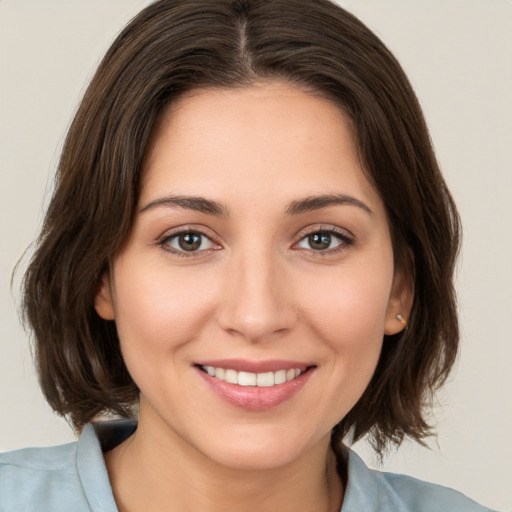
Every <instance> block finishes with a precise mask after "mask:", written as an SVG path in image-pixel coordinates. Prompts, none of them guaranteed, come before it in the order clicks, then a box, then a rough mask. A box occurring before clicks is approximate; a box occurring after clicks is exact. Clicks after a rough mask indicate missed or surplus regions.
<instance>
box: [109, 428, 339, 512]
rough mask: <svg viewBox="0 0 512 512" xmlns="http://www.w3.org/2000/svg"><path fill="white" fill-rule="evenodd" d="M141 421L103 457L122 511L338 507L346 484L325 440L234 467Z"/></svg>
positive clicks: (333, 510)
mask: <svg viewBox="0 0 512 512" xmlns="http://www.w3.org/2000/svg"><path fill="white" fill-rule="evenodd" d="M147 423H148V422H144V421H139V427H138V428H137V431H136V432H135V434H134V435H133V436H132V437H130V438H129V439H127V440H126V441H125V442H124V443H122V444H121V445H119V446H118V447H116V448H115V449H114V450H112V451H110V452H108V453H107V454H106V456H105V460H106V463H107V469H108V472H109V477H110V481H111V484H112V489H113V492H114V496H115V498H116V502H117V504H118V508H119V511H120V512H132V511H138V510H145V511H147V512H163V511H167V510H173V511H176V512H181V511H189V510H203V511H208V512H217V511H221V510H222V511H225V510H237V512H249V511H251V512H252V511H254V510H258V511H259V512H267V511H276V510H279V511H280V512H287V511H290V512H291V511H294V512H301V511H304V512H306V511H307V512H316V511H318V512H339V510H340V508H341V502H342V495H343V485H342V483H341V481H340V478H339V476H338V475H337V472H336V457H335V456H334V453H333V452H332V450H331V449H330V445H329V439H328V437H327V438H326V439H323V440H321V441H320V442H318V443H317V444H316V445H315V446H313V447H311V448H310V449H309V450H307V451H305V452H304V453H303V454H302V455H301V456H300V457H299V458H298V459H296V460H293V461H292V462H290V463H289V464H286V465H284V466H280V467H273V468H270V469H257V470H254V469H245V468H242V469H240V468H233V467H229V466H226V465H223V464H218V463H217V462H215V461H213V460H211V459H209V458H208V457H206V456H205V455H204V454H202V453H200V452H198V451H197V450H195V449H194V448H193V447H191V446H190V445H189V444H188V443H187V442H186V441H184V440H183V439H181V438H180V437H179V436H176V435H175V434H174V433H172V432H169V428H168V427H166V428H163V427H160V428H158V427H157V426H155V424H154V422H151V423H150V424H149V425H148V424H147Z"/></svg>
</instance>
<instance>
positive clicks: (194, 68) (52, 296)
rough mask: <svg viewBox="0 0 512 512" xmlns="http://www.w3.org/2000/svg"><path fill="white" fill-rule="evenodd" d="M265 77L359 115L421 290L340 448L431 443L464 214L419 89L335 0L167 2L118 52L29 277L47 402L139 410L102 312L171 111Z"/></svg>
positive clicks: (84, 115) (369, 162)
mask: <svg viewBox="0 0 512 512" xmlns="http://www.w3.org/2000/svg"><path fill="white" fill-rule="evenodd" d="M266 79H279V80H285V81H287V82H288V83H292V84H297V85H299V86H304V87H306V88H307V89H308V90H312V91H314V92H315V93H317V94H320V95H322V96H324V97H326V98H329V99H331V100H332V101H334V102H336V103H337V104H338V105H340V106H341V107H342V108H343V109H344V111H345V112H346V113H347V115H348V116H349V117H350V119H351V121H352V124H353V130H354V135H355V139H356V141H357V144H358V149H359V153H360V158H361V161H362V164H363V166H364V169H365V171H366V173H367V175H368V177H369V179H370V180H371V182H372V183H373V184H374V186H375V188H376V190H377V191H378V192H379V194H380V196H381V198H382V200H383V202H384V204H385V207H386V209H387V214H388V218H389V224H390V228H391V231H392V239H393V247H394V253H395V259H396V265H397V266H398V267H400V268H402V269H405V271H406V272H408V273H409V275H410V276H411V278H412V279H413V281H414V303H413V307H412V311H411V314H410V317H409V319H408V327H407V329H406V330H405V331H404V332H402V333H401V334H398V335H395V336H385V337H384V343H383V349H382V353H381V356H380V360H379V363H378V366H377V369H376V371H375V374H374V376H373V378H372V380H371V382H370V384H369V386H368V388H367V389H366V391H365V393H364V394H363V396H362V397H361V399H360V400H359V401H358V403H357V404H356V405H355V407H354V408H353V409H352V410H351V411H350V412H349V414H348V415H347V416H346V417H345V418H344V419H343V420H342V421H341V422H340V423H339V424H338V425H337V426H336V427H335V428H334V430H333V435H332V443H333V446H334V447H337V446H339V443H340V442H341V439H342V438H343V437H344V436H346V435H347V434H349V433H351V434H352V438H353V439H354V440H357V439H359V438H361V437H362V436H364V435H365V434H370V440H371V441H372V442H373V445H374V447H375V448H376V449H377V451H379V452H382V451H383V449H384V448H385V447H386V446H387V444H388V443H389V442H391V443H395V444H399V443H400V442H401V441H402V440H403V439H404V437H406V436H409V437H411V438H413V439H415V440H417V441H419V442H422V439H424V438H425V436H427V435H429V434H430V431H431V429H430V426H429V424H428V422H427V420H426V418H425V413H426V412H427V409H428V406H429V404H431V400H432V393H433V392H434V391H435V389H436V388H437V387H438V386H439V385H440V384H442V383H443V382H444V380H445V379H446V377H447V375H448V373H449V371H450V368H451V366H452V364H453V362H454V359H455V357H456V353H457V347H458V324H457V313H456V305H455V296H454V289H453V284H452V277H453V270H454V263H455V259H456V254H457V250H458V235H459V219H458V216H457V212H456V210H455V206H454V204H453V201H452V199H451V196H450V194H449V192H448V190H447V188H446V185H445V182H444V181H443V178H442V176H441V174H440V171H439V168H438V164H437V162H436V159H435V156H434V152H433V149H432V146H431V142H430V138H429V134H428V131H427V127H426V124H425V121H424V118H423V115H422V112H421V109H420V106H419V104H418V101H417V99H416V97H415V95H414V93H413V91H412V89H411V86H410V84H409V82H408V80H407V78H406V76H405V75H404V73H403V71H402V69H401V68H400V66H399V64H398V63H397V61H396V60H395V58H394V57H393V56H392V54H391V53H390V52H389V51H388V50H387V48H386V47H385V46H384V45H383V43H382V42H381V41H380V40H379V39H378V38H377V37H376V36H375V35H374V34H373V33H372V32H371V31H370V30H369V29H368V28H366V27H365V26H364V25H363V24H362V23H361V22H360V21H358V20H357V19H356V18H355V17H354V16H352V15H351V14H349V13H348V12H346V11H344V10H343V9H342V8H340V7H339V6H337V5H335V4H334V3H332V2H330V1H328V0H209V1H208V2H205V1H204V0H160V1H157V2H155V3H154V4H152V5H150V6H149V7H147V8H146V9H144V10H143V11H142V12H141V13H139V15H138V16H136V17H135V18H134V19H133V20H132V21H131V22H130V23H129V25H128V26H127V27H126V28H125V29H124V30H123V31H122V32H121V34H120V35H119V36H118V37H117V39H116V40H115V42H114V43H113V44H112V46H111V48H110V49H109V50H108V52H107V54H106V56H105V57H104V59H103V61H102V63H101V64H100V66H99V68H98V70H97V72H96V74H95V76H94V77H93V79H92V81H91V83H90V85H89V87H88V89H87V91H86V93H85V96H84V98H83V100H82V102H81V104H80V107H79V109H78V111H77V113H76V116H75V118H74V121H73V123H72V125H71V127H70V130H69V133H68V136H67V139H66V141H65V145H64V148H63V151H62V156H61V160H60V164H59V167H58V171H57V177H56V186H55V191H54V194H53V197H52V200H51V203H50V206H49V208H48V212H47V214H46V218H45V221H44V226H43V229H42V233H41V235H40V237H39V239H38V246H37V250H36V252H35V255H34V256H33V259H32V261H31V263H30V265H29V267H28V270H27V272H26V275H25V279H24V302H23V306H24V313H25V318H26V320H27V322H28V324H29V325H30V326H31V328H32V329H33V332H34V346H35V357H36V363H37V368H38V371H39V378H40V383H41V386H42V389H43V392H44V394H45V396H46V398H47V400H48V402H49V403H50V405H51V406H52V407H53V409H54V410H55V411H57V412H58V413H59V414H61V415H65V416H68V417H69V418H70V420H71V422H72V423H73V425H74V426H75V428H77V429H80V428H81V427H82V426H83V425H84V424H85V423H87V422H89V421H91V420H93V419H94V418H97V417H98V416H99V415H101V414H104V413H113V414H116V415H119V416H122V417H127V416H130V415H131V414H132V407H133V404H134V403H136V401H137V398H138V390H137V387H136V385H135V384H134V382H133V381H132V379H131V377H130V375H129V374H128V371H127V370H126V367H125V365H124V362H123V358H122V356H121V352H120V348H119V340H118V338H117V333H116V328H115V324H114V323H113V322H108V321H104V320H102V319H101V318H100V317H99V316H98V315H97V314H96V312H95V310H94V307H93V303H94V297H95V294H96V292H97V290H98V286H99V281H100V278H101V276H102V274H103V273H104V272H105V271H106V269H107V268H108V265H109V262H110V261H111V260H112V258H113V257H114V255H116V254H117V252H118V251H119V250H120V248H121V247H122V245H123V244H124V242H125V241H126V239H127V238H128V236H129V234H130V230H131V227H132V223H133V220H134V215H135V211H136V205H137V201H138V196H139V190H140V183H141V168H142V162H143V158H144V154H145V150H146V147H147V145H148V141H149V138H150V135H151V133H152V130H153V127H154V125H155V122H156V120H157V118H158V116H159V114H160V113H161V112H162V110H163V109H164V107H165V106H166V105H167V104H168V103H169V102H171V101H173V99H175V98H177V97H178V96H179V95H180V94H182V93H184V92H185V91H188V90H191V89H194V88H198V87H228V88H229V87H231V88H232V87H240V86H244V85H249V84H251V83H254V82H255V81H261V80H266Z"/></svg>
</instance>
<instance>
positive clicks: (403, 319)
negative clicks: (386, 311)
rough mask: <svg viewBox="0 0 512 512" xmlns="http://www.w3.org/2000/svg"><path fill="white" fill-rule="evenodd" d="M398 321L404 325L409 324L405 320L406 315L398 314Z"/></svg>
mask: <svg viewBox="0 0 512 512" xmlns="http://www.w3.org/2000/svg"><path fill="white" fill-rule="evenodd" d="M396 319H397V320H398V321H399V322H400V323H401V324H402V325H405V324H406V323H407V321H406V320H405V318H404V315H402V313H398V315H396Z"/></svg>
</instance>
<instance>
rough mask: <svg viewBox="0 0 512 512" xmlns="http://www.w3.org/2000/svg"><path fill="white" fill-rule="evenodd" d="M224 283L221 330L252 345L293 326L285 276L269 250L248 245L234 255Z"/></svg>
mask: <svg viewBox="0 0 512 512" xmlns="http://www.w3.org/2000/svg"><path fill="white" fill-rule="evenodd" d="M226 281H227V286H226V288H225V290H224V297H223V298H222V300H221V307H220V311H219V323H220V325H221V327H222V328H223V329H225V330H227V331H229V332H231V333H232V334H238V335H240V336H243V337H244V338H246V339H248V340H249V341H252V342H255V341H261V340H263V339H265V338H268V337H271V336H272V335H273V334H276V333H278V332H283V331H285V330H287V329H289V328H290V327H291V326H292V325H293V323H294V321H295V315H294V312H293V305H292V303H291V302H290V295H289V293H287V290H286V289H285V286H286V285H285V282H286V272H285V271H284V269H283V265H282V262H280V259H279V257H278V255H277V254H276V252H275V251H274V250H272V249H271V248H270V247H267V248H261V246H260V247H258V248H255V247H254V246H252V247H251V245H248V246H247V247H245V248H243V249H242V248H240V249H239V250H237V251H234V253H233V255H232V258H231V261H230V266H229V274H228V278H227V279H226Z"/></svg>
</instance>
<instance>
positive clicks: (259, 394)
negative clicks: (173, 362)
mask: <svg viewBox="0 0 512 512" xmlns="http://www.w3.org/2000/svg"><path fill="white" fill-rule="evenodd" d="M194 366H195V367H196V371H197V372H198V374H199V376H200V377H202V380H203V382H204V383H205V384H206V385H207V387H208V388H209V389H210V390H211V391H213V392H214V394H215V395H217V396H218V397H220V398H221V399H222V401H224V402H225V403H228V404H229V405H231V406H234V407H236V408H238V409H245V410H246V411H267V410H269V409H272V408H274V407H277V406H279V405H280V404H282V403H283V402H286V401H288V400H290V399H291V398H292V397H293V396H295V395H296V394H298V393H299V392H300V390H301V389H302V388H303V387H304V386H305V385H306V383H307V382H308V380H309V378H310V376H311V375H312V374H313V373H315V369H316V368H317V367H316V365H307V364H304V363H299V362H292V361H267V362H261V363H251V362H247V361H238V360H229V361H208V362H202V363H201V364H195V365H194Z"/></svg>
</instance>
